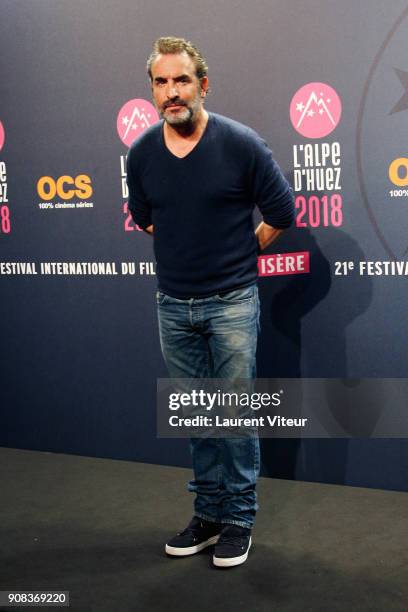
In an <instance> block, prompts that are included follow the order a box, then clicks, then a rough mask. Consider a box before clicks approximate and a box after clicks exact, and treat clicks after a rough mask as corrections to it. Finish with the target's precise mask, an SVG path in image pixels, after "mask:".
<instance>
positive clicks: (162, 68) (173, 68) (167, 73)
mask: <svg viewBox="0 0 408 612" xmlns="http://www.w3.org/2000/svg"><path fill="white" fill-rule="evenodd" d="M151 71H152V77H153V79H156V78H158V77H160V78H164V79H168V78H172V79H173V78H175V77H177V76H181V75H182V74H187V75H189V76H195V74H196V67H195V64H194V61H193V60H192V58H191V57H190V56H189V55H188V53H186V52H185V51H183V52H182V53H160V54H159V55H158V56H157V57H156V59H155V60H154V62H153V63H152V66H151Z"/></svg>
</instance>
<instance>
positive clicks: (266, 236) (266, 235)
mask: <svg viewBox="0 0 408 612" xmlns="http://www.w3.org/2000/svg"><path fill="white" fill-rule="evenodd" d="M284 231H285V230H283V229H277V228H276V227H272V225H268V224H267V223H265V222H264V221H262V223H260V224H259V225H258V227H257V228H256V230H255V235H256V237H257V240H258V245H259V250H260V251H263V250H264V249H266V247H267V246H268V245H270V244H271V243H272V242H274V241H275V240H276V239H277V238H279V236H280V235H281V234H282V233H283V232H284Z"/></svg>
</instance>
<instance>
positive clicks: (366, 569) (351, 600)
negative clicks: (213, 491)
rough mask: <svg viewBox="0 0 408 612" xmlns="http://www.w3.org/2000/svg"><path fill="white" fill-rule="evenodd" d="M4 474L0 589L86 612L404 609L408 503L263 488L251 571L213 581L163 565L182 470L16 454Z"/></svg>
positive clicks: (315, 489) (0, 460) (219, 574)
mask: <svg viewBox="0 0 408 612" xmlns="http://www.w3.org/2000/svg"><path fill="white" fill-rule="evenodd" d="M0 466H1V467H0V470H1V510H0V512H1V521H0V534H1V568H0V590H9V589H22V590H41V589H47V590H50V589H61V590H69V591H70V596H71V606H70V608H69V609H70V610H75V611H81V612H82V611H84V612H85V611H92V612H94V611H95V612H133V611H139V610H140V611H143V612H151V611H155V610H160V611H161V610H163V611H164V610H170V611H171V612H184V611H187V610H188V611H190V610H192V611H193V612H201V611H203V612H204V611H205V612H208V611H210V610H212V609H215V608H217V609H223V610H225V611H226V612H229V611H232V610H234V611H236V610H238V609H239V608H243V609H245V610H246V611H247V612H257V611H261V610H262V611H264V610H265V611H266V610H268V611H270V610H279V611H281V610H282V611H285V612H286V611H289V610H290V611H296V612H297V611H302V612H303V611H307V610H313V611H315V610H321V611H322V612H323V611H324V612H329V611H333V610H334V611H337V610H347V611H349V612H353V611H357V610H358V611H366V610H367V611H368V610H370V611H377V610H378V611H379V612H380V611H381V612H385V611H389V610H395V611H396V610H401V611H402V610H403V611H404V612H407V610H408V552H407V551H408V537H407V536H408V527H407V523H408V521H407V519H408V494H407V493H399V492H390V491H377V490H372V489H358V488H351V487H340V486H334V485H321V484H313V483H302V482H291V481H284V480H272V479H260V482H259V489H258V491H259V502H260V506H261V509H260V511H259V514H258V520H257V524H256V529H255V530H254V546H253V548H252V550H251V552H250V556H249V558H248V561H247V563H245V564H244V565H242V566H240V567H237V568H233V569H229V570H217V569H215V568H213V567H212V565H211V556H210V553H209V551H208V550H207V551H203V552H202V553H201V554H199V555H196V556H193V557H190V558H185V559H169V558H167V557H166V556H165V555H164V552H163V545H164V543H165V541H166V538H167V537H168V536H170V535H173V533H174V532H175V531H177V530H179V529H180V528H182V527H184V526H185V523H186V522H188V520H189V519H190V516H191V502H192V495H191V494H189V493H188V492H187V491H186V490H185V482H186V480H187V478H188V477H189V474H190V473H189V471H188V470H185V469H181V468H173V467H162V466H152V465H146V464H140V463H130V462H125V461H112V460H106V459H92V458H83V457H75V456H69V455H56V454H49V453H39V452H31V451H21V450H12V449H0ZM8 609H9V610H11V609H12V608H8ZM14 609H16V608H14ZM21 609H22V610H25V609H27V608H21ZM29 609H32V608H29ZM47 609H55V610H56V609H64V608H47ZM65 609H67V608H65ZM4 610H5V608H4Z"/></svg>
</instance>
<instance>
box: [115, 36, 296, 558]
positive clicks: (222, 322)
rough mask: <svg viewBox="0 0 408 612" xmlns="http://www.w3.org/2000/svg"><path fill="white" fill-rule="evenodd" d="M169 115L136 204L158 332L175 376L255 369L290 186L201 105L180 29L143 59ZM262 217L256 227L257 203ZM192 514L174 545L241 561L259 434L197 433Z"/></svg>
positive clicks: (204, 87)
mask: <svg viewBox="0 0 408 612" xmlns="http://www.w3.org/2000/svg"><path fill="white" fill-rule="evenodd" d="M147 69H148V74H149V77H150V82H151V87H152V95H153V100H154V103H155V105H156V107H157V109H158V111H159V113H160V115H161V117H162V121H161V122H159V123H156V124H155V125H153V126H151V127H150V128H149V129H148V130H146V131H145V132H144V133H143V134H142V136H141V137H140V138H139V139H137V140H136V141H135V142H134V143H133V145H132V146H131V148H130V150H129V154H128V158H127V180H128V186H129V210H130V211H131V214H132V217H133V219H134V221H135V223H137V224H138V225H139V226H140V227H141V228H142V229H143V230H145V231H146V232H147V233H149V234H152V235H153V237H154V250H155V255H156V260H157V276H158V283H159V291H158V292H157V304H158V317H159V331H160V341H161V347H162V352H163V356H164V359H165V362H166V365H167V368H168V370H169V374H170V376H171V377H172V378H189V379H191V378H193V379H194V378H206V377H209V378H224V379H226V378H227V379H230V380H235V379H240V378H241V379H251V378H254V377H255V375H256V374H255V373H256V369H255V367H256V363H255V353H256V342H257V333H258V325H259V300H258V292H257V285H256V282H257V252H258V251H259V250H262V249H263V248H265V246H267V245H268V244H270V243H271V242H272V241H273V240H275V239H276V238H277V237H278V236H279V235H280V234H281V232H282V231H283V229H284V228H286V227H288V226H289V225H290V224H291V223H292V221H293V195H292V190H291V189H290V187H289V185H288V183H287V182H286V180H285V178H284V177H283V175H282V174H281V172H280V170H279V167H278V166H277V164H276V163H275V162H274V160H273V158H272V154H271V151H270V150H269V149H268V147H267V145H266V143H265V142H264V141H263V140H261V138H260V137H259V136H258V135H257V134H256V133H255V132H254V131H253V130H251V129H250V128H248V127H246V126H244V125H242V124H240V123H238V122H236V121H232V120H231V119H228V118H226V117H222V116H221V115H218V114H215V113H208V112H207V111H206V110H205V109H204V105H203V103H204V99H205V96H206V94H207V92H208V76H207V65H206V62H205V60H204V58H203V56H202V55H201V53H200V52H199V50H198V49H197V48H196V47H195V46H194V45H192V44H191V43H189V42H187V41H186V40H184V39H180V38H173V37H166V38H159V39H158V40H157V41H156V42H155V43H154V47H153V51H152V53H151V55H150V57H149V59H148V63H147ZM254 204H257V206H258V207H259V209H260V211H261V213H262V215H263V219H264V220H263V222H262V223H261V224H260V225H259V226H258V228H257V229H256V232H255V231H254V227H253V217H252V213H253V208H254ZM190 446H191V451H192V459H193V469H194V479H193V480H192V481H191V482H190V483H189V485H188V488H189V490H190V491H192V492H194V493H196V498H195V502H194V510H195V511H194V517H193V519H192V520H191V522H190V523H189V525H188V526H187V528H186V529H185V530H184V531H182V532H180V533H178V534H177V535H176V536H175V537H174V538H172V539H171V540H170V541H169V542H168V543H167V544H166V552H167V554H169V555H173V556H186V555H191V554H194V553H196V552H199V551H200V550H202V549H203V548H205V547H207V546H210V545H211V544H215V549H214V556H213V562H214V564H215V565H216V566H220V567H230V566H234V565H239V564H241V563H243V562H244V561H245V560H246V558H247V556H248V551H249V548H250V546H251V528H252V526H253V523H254V518H255V513H256V510H257V508H258V506H257V502H256V492H255V487H256V480H257V477H258V472H259V461H260V460H259V440H258V437H257V436H248V437H244V438H226V439H220V438H199V439H196V438H195V439H192V440H191V442H190Z"/></svg>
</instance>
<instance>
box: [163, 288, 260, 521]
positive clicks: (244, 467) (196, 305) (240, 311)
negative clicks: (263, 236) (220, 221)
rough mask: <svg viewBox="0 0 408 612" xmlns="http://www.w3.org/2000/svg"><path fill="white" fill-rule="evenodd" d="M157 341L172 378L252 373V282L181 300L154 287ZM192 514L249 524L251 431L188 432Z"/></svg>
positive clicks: (254, 444)
mask: <svg viewBox="0 0 408 612" xmlns="http://www.w3.org/2000/svg"><path fill="white" fill-rule="evenodd" d="M157 306H158V318H159V332H160V343H161V348H162V352H163V357H164V360H165V362H166V365H167V369H168V372H169V376H170V377H171V378H224V379H229V380H234V379H239V378H241V379H251V378H255V377H256V345H257V336H258V331H259V298H258V288H257V285H256V284H254V285H251V286H249V287H245V288H244V289H237V290H235V291H230V292H228V293H223V294H220V295H215V296H211V297H207V298H190V299H186V300H180V299H177V298H173V297H170V296H169V295H167V294H164V293H162V292H161V291H158V292H157ZM190 449H191V454H192V460H193V470H194V478H193V480H191V481H190V482H189V484H188V490H189V491H191V492H193V493H195V494H196V498H195V501H194V510H195V512H194V513H195V515H196V516H198V517H200V518H202V519H205V520H207V521H213V522H219V523H227V524H233V525H240V526H242V527H249V528H250V527H252V525H253V523H254V519H255V514H256V511H257V509H258V504H257V501H256V490H255V488H256V480H257V477H258V474H259V463H260V450H259V439H258V436H257V434H255V435H253V436H250V437H243V438H192V439H191V440H190Z"/></svg>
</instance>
